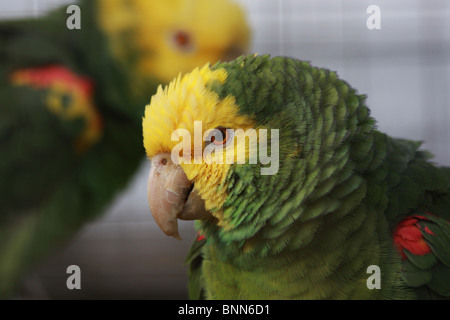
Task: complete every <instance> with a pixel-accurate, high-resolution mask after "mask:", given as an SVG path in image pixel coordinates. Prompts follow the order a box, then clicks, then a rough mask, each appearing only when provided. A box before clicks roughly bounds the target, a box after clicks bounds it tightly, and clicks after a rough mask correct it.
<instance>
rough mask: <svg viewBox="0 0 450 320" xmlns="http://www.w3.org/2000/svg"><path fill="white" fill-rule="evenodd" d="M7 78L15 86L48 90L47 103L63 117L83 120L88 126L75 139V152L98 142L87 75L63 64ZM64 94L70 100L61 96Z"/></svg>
mask: <svg viewBox="0 0 450 320" xmlns="http://www.w3.org/2000/svg"><path fill="white" fill-rule="evenodd" d="M10 80H11V82H12V83H13V84H15V85H22V86H25V85H27V86H31V87H33V88H36V89H49V92H48V94H47V96H46V101H45V102H46V105H47V107H48V109H49V110H50V111H51V112H53V113H54V114H56V115H58V116H59V117H60V118H62V119H63V120H72V119H75V118H84V119H85V120H86V123H87V125H86V127H85V128H84V130H83V131H82V132H81V133H80V136H79V137H78V139H77V141H76V142H75V148H76V150H77V151H80V152H82V151H85V150H86V149H87V148H88V147H89V146H91V145H92V144H93V143H95V142H96V141H98V139H99V138H100V136H101V132H102V127H103V125H102V119H101V116H100V114H99V112H98V111H97V109H96V108H95V106H94V103H93V92H94V84H93V82H92V81H91V80H90V79H89V78H87V77H82V76H79V75H77V74H75V73H73V72H72V71H71V70H69V69H68V68H66V67H64V66H59V65H49V66H43V67H36V68H28V69H21V70H17V71H15V72H14V73H12V74H11V77H10ZM67 97H70V99H68V100H67V99H64V98H67Z"/></svg>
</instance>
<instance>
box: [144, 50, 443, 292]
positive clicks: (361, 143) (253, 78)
mask: <svg viewBox="0 0 450 320" xmlns="http://www.w3.org/2000/svg"><path fill="white" fill-rule="evenodd" d="M365 99H366V97H365V96H364V95H361V94H358V92H357V91H356V90H355V89H353V88H352V87H351V86H350V85H349V84H348V83H346V82H345V81H343V80H341V79H340V78H339V77H338V76H337V74H336V72H333V71H330V70H327V69H323V68H317V67H313V66H311V64H310V63H309V62H305V61H300V60H296V59H292V58H286V57H274V58H271V57H270V56H266V55H264V56H256V55H252V56H248V57H240V58H238V59H236V60H234V61H231V62H222V63H217V64H215V65H214V66H211V65H209V64H208V65H205V66H204V67H203V68H201V69H199V68H196V69H194V70H193V71H192V72H191V73H188V74H186V75H185V76H183V77H181V76H179V77H178V78H176V80H174V81H173V82H172V83H170V85H169V86H168V87H165V88H164V89H163V88H162V87H161V88H159V89H158V91H157V93H156V94H155V95H154V96H153V97H152V99H151V103H150V104H149V105H147V106H146V110H145V117H144V118H143V139H144V146H145V149H146V153H147V156H148V157H149V158H150V159H151V170H150V175H149V182H148V199H149V207H150V210H151V212H152V214H153V216H154V218H155V221H156V222H157V223H158V225H159V226H160V228H161V229H162V230H163V231H164V232H165V233H166V234H167V235H171V236H174V237H176V238H179V234H178V231H177V219H192V220H197V221H196V223H195V225H196V227H197V228H198V231H199V236H198V237H197V239H196V240H195V241H194V244H193V246H192V249H191V251H190V252H189V253H188V256H187V258H186V261H187V263H188V264H189V276H190V280H189V294H190V297H191V298H207V299H408V298H411V299H425V298H444V297H447V298H449V297H450V223H449V219H450V168H444V167H442V168H441V167H438V166H436V165H434V164H433V163H432V162H430V160H429V159H430V157H431V155H430V154H429V153H428V152H426V151H421V150H420V149H419V147H420V142H415V141H408V140H401V139H394V138H391V137H389V136H388V135H386V134H384V133H382V132H380V131H378V130H377V129H376V127H375V120H374V119H373V118H372V117H371V116H370V112H369V109H368V107H367V106H366V103H365Z"/></svg>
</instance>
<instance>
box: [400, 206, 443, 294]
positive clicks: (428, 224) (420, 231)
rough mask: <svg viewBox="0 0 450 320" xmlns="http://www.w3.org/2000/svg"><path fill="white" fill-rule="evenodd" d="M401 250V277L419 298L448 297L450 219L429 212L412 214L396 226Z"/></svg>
mask: <svg viewBox="0 0 450 320" xmlns="http://www.w3.org/2000/svg"><path fill="white" fill-rule="evenodd" d="M395 237H396V238H397V239H396V244H397V246H399V247H400V248H401V250H402V253H403V254H402V257H403V261H402V279H403V280H404V281H405V283H406V284H407V285H408V286H411V287H413V288H415V290H416V291H417V294H418V297H419V298H422V299H425V298H427V299H430V298H434V299H436V298H437V299H442V298H443V297H447V298H449V297H450V252H449V249H448V248H449V244H450V223H449V222H448V221H446V220H444V219H442V218H440V217H437V216H434V215H432V214H424V215H420V216H419V215H415V216H411V217H408V218H406V219H404V220H403V221H402V223H401V224H400V225H399V227H398V228H397V230H396V234H395Z"/></svg>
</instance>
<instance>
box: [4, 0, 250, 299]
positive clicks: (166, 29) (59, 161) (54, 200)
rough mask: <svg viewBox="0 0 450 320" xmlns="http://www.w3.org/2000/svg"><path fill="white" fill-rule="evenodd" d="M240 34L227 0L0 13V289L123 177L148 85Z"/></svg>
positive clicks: (130, 167) (244, 29)
mask: <svg viewBox="0 0 450 320" xmlns="http://www.w3.org/2000/svg"><path fill="white" fill-rule="evenodd" d="M77 19H78V20H77ZM249 39H250V33H249V29H248V26H247V22H246V18H245V15H244V12H243V11H242V9H241V8H240V7H239V6H237V5H236V4H235V3H233V2H230V1H228V0H214V1H210V0H195V1H192V0H173V1H157V0H151V1H147V0H130V1H122V0H97V1H87V0H83V1H80V2H78V4H77V6H76V7H73V6H70V7H61V8H58V9H55V10H54V11H51V12H49V13H48V14H47V15H45V16H43V17H41V18H38V19H23V20H5V21H0V152H1V155H2V156H1V159H0V176H1V181H0V194H1V201H0V297H2V298H4V297H6V298H9V297H11V296H12V295H13V294H14V291H15V290H16V288H17V285H18V283H19V282H20V279H21V277H22V275H23V274H24V273H25V272H27V271H28V270H30V268H31V267H32V266H34V265H35V264H36V263H37V262H40V261H41V260H42V259H44V258H45V257H46V256H48V255H49V253H50V252H52V250H53V249H55V248H57V247H62V246H63V245H64V244H65V243H66V242H67V241H68V240H69V239H70V238H71V236H73V235H74V233H75V232H76V231H78V230H79V229H80V228H81V227H82V226H83V224H84V223H85V222H87V221H89V220H91V219H93V218H95V217H98V216H99V215H100V213H102V212H103V209H104V208H105V206H106V205H107V204H109V203H110V202H111V200H112V199H113V197H114V195H115V194H117V192H118V191H120V190H121V189H123V188H124V187H125V186H126V184H127V182H128V181H129V180H130V178H131V177H132V176H133V174H134V173H135V171H136V169H137V167H138V165H139V164H140V163H141V162H142V160H143V159H144V153H143V148H142V140H141V135H140V132H141V131H140V130H141V119H142V116H143V113H144V106H145V104H146V103H148V98H149V95H148V94H149V92H156V88H157V85H158V84H159V83H165V82H168V81H169V80H170V79H172V78H173V77H175V76H176V75H177V74H178V73H179V72H187V71H189V70H191V69H192V68H194V67H195V66H198V65H203V64H205V63H206V62H208V61H211V62H216V61H218V60H219V59H222V60H223V59H225V60H227V59H232V58H235V57H237V56H238V55H239V54H240V53H243V52H245V51H246V50H247V46H248V45H249Z"/></svg>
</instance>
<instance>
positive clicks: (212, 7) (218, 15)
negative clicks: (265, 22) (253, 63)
mask: <svg viewBox="0 0 450 320" xmlns="http://www.w3.org/2000/svg"><path fill="white" fill-rule="evenodd" d="M99 13H100V14H99V21H100V26H101V28H102V29H103V30H104V31H105V32H106V34H107V35H108V38H109V40H110V44H111V47H112V49H113V51H114V53H115V54H116V56H117V57H118V58H119V60H122V61H125V63H126V65H127V67H128V66H129V65H130V64H132V65H133V66H134V71H133V72H136V73H137V74H138V75H140V76H142V77H152V78H154V79H157V81H159V82H162V83H166V82H169V81H170V80H171V79H173V78H174V77H175V76H177V74H178V73H179V72H188V71H190V70H192V69H193V68H195V67H197V66H201V65H204V64H205V63H207V62H211V63H215V62H217V61H219V60H222V61H228V60H231V59H234V58H236V57H238V56H239V55H242V54H244V53H245V52H246V51H247V50H248V45H249V39H250V33H249V27H248V25H247V22H246V19H245V16H244V12H243V11H242V9H241V8H240V7H239V6H238V5H237V4H236V3H233V2H232V1H230V0H166V1H159V0H128V1H123V0H113V1H111V0H99Z"/></svg>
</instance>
